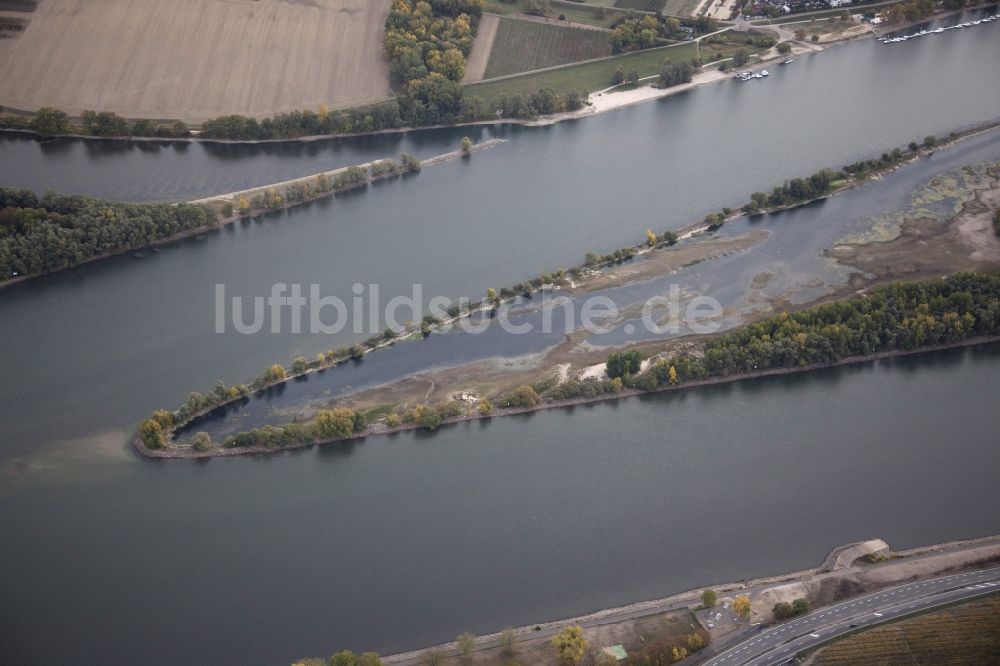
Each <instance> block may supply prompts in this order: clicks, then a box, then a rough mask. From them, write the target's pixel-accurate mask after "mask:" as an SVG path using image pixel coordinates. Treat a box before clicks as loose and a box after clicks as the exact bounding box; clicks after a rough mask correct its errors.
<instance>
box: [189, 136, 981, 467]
mask: <svg viewBox="0 0 1000 666" xmlns="http://www.w3.org/2000/svg"><path fill="white" fill-rule="evenodd" d="M971 133H972V130H969V131H968V132H966V133H965V134H964V135H963V136H968V135H970V134H971ZM960 138H962V137H961V136H960V135H958V134H956V136H955V138H954V139H952V140H951V142H954V141H958V140H960ZM943 145H945V144H942V146H943ZM931 153H933V150H927V151H926V152H921V153H920V155H930V154H931ZM914 159H916V156H915V157H913V158H907V157H905V156H904V157H902V158H900V159H898V160H896V161H895V162H893V163H892V164H891V165H890V166H888V167H885V170H874V171H873V172H871V174H870V175H869V176H868V177H867V178H861V179H858V182H857V183H853V184H847V185H845V186H844V187H843V188H841V189H840V190H839V191H844V190H846V189H850V188H851V187H853V186H855V185H859V184H861V183H862V182H866V181H867V180H868V179H870V178H879V177H881V175H882V174H883V173H885V171H887V170H892V169H895V168H898V167H899V166H901V165H903V164H908V163H911V162H912V161H913V160H914ZM875 162H877V163H879V164H883V163H881V162H879V161H877V160H876V161H875ZM828 196H829V195H828ZM935 196H940V195H935ZM984 201H985V200H984ZM805 203H808V202H805ZM798 205H804V204H802V203H800V204H790V207H795V206H798ZM987 205H989V204H987ZM740 215H741V214H739V213H737V214H735V216H734V217H738V216H740ZM963 219H964V218H963ZM967 226H968V225H966V224H965V223H964V222H963V223H961V224H957V223H956V224H951V223H949V224H948V225H945V226H943V227H940V229H939V230H938V231H930V230H927V231H923V232H922V234H921V237H922V238H923V239H924V241H925V242H926V240H927V239H929V238H931V237H936V236H937V235H939V234H940V233H942V231H943V230H950V231H949V235H948V236H947V237H945V238H941V239H938V240H937V241H935V242H936V243H937V245H938V247H939V249H941V250H943V254H944V255H945V256H946V257H950V258H951V259H950V260H949V262H945V263H941V262H940V261H938V262H937V263H934V264H933V265H932V266H928V267H927V268H926V269H920V270H916V271H915V267H916V266H917V265H919V264H914V259H916V257H909V256H907V255H899V252H898V251H896V250H894V249H892V247H891V245H892V244H889V245H886V244H885V243H882V244H879V249H880V251H882V250H883V248H884V250H887V251H889V252H890V254H892V255H899V256H896V257H895V258H894V259H891V260H889V261H888V262H887V263H886V262H885V261H883V260H881V259H879V262H880V263H879V264H878V265H876V264H875V262H873V261H872V259H871V258H868V257H865V258H864V261H866V262H867V263H866V268H865V269H864V270H865V272H866V273H870V274H871V275H872V276H873V277H872V279H869V280H867V281H860V282H857V281H854V280H851V281H849V282H848V283H847V284H845V285H843V287H842V288H839V289H837V290H836V292H835V293H833V294H830V295H828V296H825V297H824V298H822V299H820V300H818V301H816V300H814V301H811V302H809V303H801V304H798V305H793V304H791V303H775V304H774V306H773V307H774V308H775V309H776V310H784V311H790V312H792V311H796V310H798V309H801V308H803V307H806V306H807V305H816V304H820V303H824V302H830V301H833V300H836V299H838V298H845V297H847V296H849V295H851V294H853V293H854V292H855V291H857V290H859V289H863V288H867V287H871V286H874V285H877V284H881V283H885V282H891V281H893V280H898V279H900V276H898V275H897V274H896V270H897V269H896V267H900V268H905V273H906V275H907V277H908V279H915V278H921V279H927V278H933V277H938V276H941V275H948V274H952V273H955V272H960V271H970V270H982V269H983V268H985V267H986V266H987V264H990V260H989V259H988V258H986V257H980V258H979V259H977V260H976V261H973V262H964V261H962V262H960V261H957V258H958V257H960V256H964V255H965V254H966V253H965V252H964V249H963V248H964V244H965V243H968V242H970V241H972V242H974V245H975V246H976V247H978V248H980V254H981V250H982V248H981V245H982V243H983V242H986V241H980V240H979V239H978V236H977V237H976V238H972V237H971V236H970V235H969V232H970V231H971V228H970V229H967V228H966V227H967ZM959 227H960V229H959ZM705 231H707V228H706V227H705V225H704V224H700V225H695V228H694V229H693V230H692V231H691V232H689V235H697V234H699V233H704V232H705ZM951 232H955V233H954V234H953V233H951ZM955 234H958V236H960V237H955V238H952V236H953V235H955ZM767 235H768V232H767V231H764V230H760V229H758V230H753V231H751V232H749V233H746V234H741V235H738V236H732V235H730V236H720V237H714V236H713V237H712V238H710V239H708V240H703V241H699V242H696V243H691V244H683V245H680V246H676V247H672V246H669V245H666V244H661V245H660V246H659V248H656V249H654V248H651V247H649V245H648V244H646V245H642V246H633V247H632V248H631V249H629V248H626V249H629V252H627V253H623V255H622V256H628V257H632V256H639V257H642V261H629V262H624V263H623V262H621V261H618V262H617V263H615V262H612V264H611V266H610V269H609V270H602V271H594V270H592V269H588V268H584V269H582V270H579V269H571V270H570V271H568V272H561V271H560V272H557V275H565V279H566V280H567V281H568V284H567V285H564V286H563V287H562V289H563V290H564V291H562V292H561V293H564V294H567V295H569V296H570V297H576V296H583V295H586V294H589V293H593V292H595V291H599V290H603V289H608V288H613V287H615V286H620V285H622V284H624V283H626V282H635V281H637V280H646V279H651V278H655V277H657V276H659V275H665V274H670V273H673V272H674V271H676V270H679V269H680V268H681V267H682V266H686V265H690V264H697V263H700V262H702V261H705V260H708V259H711V258H713V257H717V256H721V255H725V254H727V253H731V252H734V251H740V250H745V249H747V248H749V247H752V246H754V245H755V244H757V243H759V242H762V241H763V240H764V239H765V238H767ZM905 235H906V236H907V237H910V236H912V234H910V233H908V232H907V233H906V234H905ZM992 238H993V236H992V235H990V237H989V239H990V240H989V242H992ZM861 247H862V248H863V247H864V246H861ZM849 250H850V247H849V246H847V245H845V244H838V245H837V247H836V248H834V250H832V251H831V253H835V254H836V256H837V258H845V257H846V258H847V259H852V257H853V259H854V260H857V259H859V257H857V256H855V255H856V254H857V252H856V251H850V252H849ZM617 254H618V253H615V255H608V256H611V257H614V256H616V255H617ZM848 255H850V256H848ZM831 256H832V254H831ZM984 260H985V261H984ZM848 263H850V262H848ZM547 279H551V278H547ZM538 284H541V282H540V281H539V282H538ZM549 288H551V287H549ZM525 290H527V291H531V292H534V291H537V290H538V287H537V286H536V285H534V284H532V283H521V285H515V287H514V288H504V289H501V290H499V292H500V296H502V297H504V298H503V299H502V300H510V298H513V297H515V296H518V295H521V294H522V293H525ZM505 294H506V295H507V296H504V295H505ZM472 305H473V306H474V307H470V308H469V309H468V310H467V311H464V312H456V316H454V317H450V318H448V319H447V320H445V321H441V322H435V324H434V325H438V324H440V325H442V326H446V327H450V326H451V325H453V324H454V323H455V322H456V321H458V320H459V319H461V318H464V317H467V316H471V315H472V314H475V313H477V312H482V311H483V308H485V307H488V306H486V305H481V304H478V303H476V304H472ZM626 316H633V315H626ZM430 330H431V329H430V328H427V329H426V331H423V332H424V333H427V332H430ZM421 332H422V331H420V330H417V329H413V330H409V329H408V330H407V331H405V332H402V333H397V335H396V336H395V337H394V338H391V339H383V338H382V337H381V336H376V338H372V339H370V340H368V341H364V342H363V343H362V344H361V345H359V346H357V347H356V349H357V350H358V351H357V352H351V353H348V350H338V351H337V352H336V354H334V352H331V354H334V355H333V356H332V358H333V359H335V360H334V361H333V362H331V361H330V359H331V355H326V362H325V364H320V365H318V366H317V365H314V364H310V366H309V368H308V369H306V370H305V371H304V372H302V371H296V372H294V373H289V375H288V377H287V378H286V379H284V380H283V381H290V380H291V379H294V378H297V377H302V376H304V375H305V374H309V373H313V372H318V371H325V370H327V369H330V370H333V369H334V366H335V365H339V363H341V362H343V361H345V360H347V359H348V357H349V356H351V357H355V358H360V357H362V356H364V355H366V354H368V353H374V352H376V351H378V350H381V349H385V348H387V347H389V346H391V345H394V344H395V343H396V342H399V341H401V340H404V339H407V338H414V337H417V336H418V335H419V334H420V333H421ZM578 338H579V336H575V335H573V336H570V337H569V338H568V339H567V340H566V341H564V342H563V343H560V344H558V345H557V346H556V347H555V348H553V349H551V350H550V352H546V353H545V354H544V355H542V356H541V357H539V358H538V359H536V360H531V359H521V358H516V359H512V360H511V361H509V362H506V363H498V362H493V361H489V360H487V361H479V362H474V363H472V364H465V365H460V366H456V367H453V368H444V369H438V370H434V371H432V372H430V373H420V374H415V375H410V376H407V377H403V378H400V379H395V380H392V381H390V382H389V383H388V384H383V385H378V386H375V387H372V388H366V389H363V390H361V391H359V392H356V393H352V394H351V395H350V396H349V397H347V402H348V403H349V405H350V407H351V408H354V409H358V410H361V411H364V410H373V409H376V410H377V409H379V408H380V406H385V405H412V404H420V403H427V404H430V401H431V397H430V394H431V393H434V395H435V396H436V401H440V400H442V399H444V400H449V399H450V398H449V397H448V396H452V395H458V394H464V393H467V392H468V391H469V389H472V392H473V393H474V394H476V395H487V394H488V395H490V396H495V395H499V394H503V393H505V392H507V391H510V390H513V389H514V388H516V387H517V386H520V385H531V384H534V383H536V382H543V383H544V382H545V381H546V378H547V377H548V375H549V374H551V373H552V372H555V371H556V370H559V377H560V378H561V379H560V383H563V382H565V381H566V380H567V379H570V378H571V376H572V377H576V376H577V375H579V374H580V367H581V365H580V364H581V363H582V364H584V365H587V364H590V365H588V368H587V372H585V373H584V374H583V375H581V377H590V376H592V375H591V374H589V371H590V369H594V368H596V369H597V372H598V374H597V375H593V376H594V377H597V378H599V377H601V376H603V366H604V361H605V360H606V355H607V351H606V350H602V349H599V348H591V347H589V346H588V345H586V344H584V345H582V346H581V345H580V344H579V343H580V339H578ZM689 345H690V342H688V341H687V339H679V340H675V341H668V344H667V348H671V349H672V348H681V349H683V348H684V347H685V346H689ZM630 348H632V349H636V350H638V351H640V352H642V353H644V354H645V355H646V356H647V357H652V358H653V359H654V360H655V359H656V358H661V357H663V355H664V354H665V353H666V352H665V349H666V348H664V343H663V341H662V340H660V341H657V340H649V341H644V342H638V343H636V344H633V345H630ZM649 362H651V361H647V364H648V363H649ZM571 366H572V367H573V368H575V370H573V371H571V370H570V367H571ZM644 367H645V366H644ZM428 382H429V385H430V388H429V389H428V388H427V383H428ZM281 383H283V382H282V381H279V382H276V383H275V382H269V383H268V384H269V386H271V387H273V386H277V385H279V384H281ZM619 388H620V387H619ZM605 397H608V396H605ZM610 397H613V396H610ZM240 399H242V398H236V400H240ZM230 402H233V401H227V402H224V403H221V404H216V405H211V406H210V407H208V408H207V409H205V410H203V412H204V413H207V412H214V411H216V410H221V409H223V408H225V407H226V406H227V405H228V404H229V403H230ZM564 404H570V403H564ZM460 411H461V410H460ZM203 412H199V413H193V414H191V415H190V417H189V418H188V417H185V418H184V420H183V421H178V422H176V423H174V424H173V426H172V427H171V431H173V432H183V431H184V430H187V429H189V428H190V431H192V432H193V431H194V430H196V429H197V428H196V426H192V425H191V424H192V423H194V422H195V421H196V420H197V418H198V417H199V416H200V415H202V414H203ZM515 413H516V412H515ZM378 416H379V417H381V416H385V414H384V413H383V412H380V413H379V414H378ZM296 420H298V418H296ZM400 429H405V428H400ZM376 430H377V427H373V428H372V430H371V432H373V433H374V432H376ZM280 448H283V447H279V448H276V447H274V446H273V445H271V446H268V447H263V448H261V449H259V450H258V449H253V450H252V451H250V452H271V451H275V450H280ZM213 450H214V449H213ZM237 451H248V449H247V447H240V448H238V449H237ZM223 455H232V453H230V452H227V453H225V454H223Z"/></svg>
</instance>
